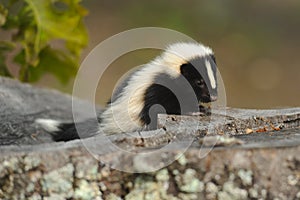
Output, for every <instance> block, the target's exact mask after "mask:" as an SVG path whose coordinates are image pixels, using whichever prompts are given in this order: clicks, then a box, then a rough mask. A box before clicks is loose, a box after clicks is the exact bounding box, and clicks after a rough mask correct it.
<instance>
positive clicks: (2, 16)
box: [0, 4, 8, 26]
mask: <svg viewBox="0 0 300 200" xmlns="http://www.w3.org/2000/svg"><path fill="white" fill-rule="evenodd" d="M7 14H8V10H7V9H6V8H4V6H3V5H2V4H0V26H2V25H4V24H5V22H6V17H7Z"/></svg>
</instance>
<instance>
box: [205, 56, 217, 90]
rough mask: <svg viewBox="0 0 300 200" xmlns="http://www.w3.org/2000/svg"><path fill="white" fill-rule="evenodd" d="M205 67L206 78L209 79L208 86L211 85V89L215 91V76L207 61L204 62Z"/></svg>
mask: <svg viewBox="0 0 300 200" xmlns="http://www.w3.org/2000/svg"><path fill="white" fill-rule="evenodd" d="M205 66H206V70H207V75H208V78H209V81H210V85H211V87H212V89H215V88H216V87H217V84H216V79H215V76H214V72H213V70H212V68H211V64H210V62H209V61H208V60H205Z"/></svg>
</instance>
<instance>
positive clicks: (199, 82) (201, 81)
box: [195, 79, 204, 87]
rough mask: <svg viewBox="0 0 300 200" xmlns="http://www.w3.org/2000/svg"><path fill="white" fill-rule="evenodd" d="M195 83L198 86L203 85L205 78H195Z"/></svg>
mask: <svg viewBox="0 0 300 200" xmlns="http://www.w3.org/2000/svg"><path fill="white" fill-rule="evenodd" d="M195 84H196V85H197V86H198V87H203V86H204V80H203V79H201V80H195Z"/></svg>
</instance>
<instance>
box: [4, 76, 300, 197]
mask: <svg viewBox="0 0 300 200" xmlns="http://www.w3.org/2000/svg"><path fill="white" fill-rule="evenodd" d="M76 101H79V102H82V104H83V106H82V110H78V111H76V112H84V110H85V109H84V106H90V105H89V104H88V103H86V102H84V101H80V100H76ZM45 105H46V106H45ZM0 111H1V114H0V118H1V122H0V124H1V125H0V141H1V144H3V145H2V146H0V152H1V154H0V199H42V198H44V199H118V197H122V198H125V199H145V198H150V199H203V198H205V199H249V198H250V199H274V198H275V197H276V198H278V199H297V198H300V192H299V191H300V128H299V126H300V125H299V123H300V116H299V115H300V108H288V109H277V110H245V109H230V108H227V109H226V110H222V109H215V110H213V113H212V115H211V116H209V117H205V116H167V115H160V116H159V122H158V124H159V126H160V129H158V130H155V131H145V132H140V133H131V134H120V135H112V136H103V135H98V136H96V137H93V138H87V139H83V140H75V141H71V142H67V143H64V142H60V143H54V142H52V141H51V139H50V137H49V135H47V134H46V133H45V132H43V130H41V129H40V128H39V127H37V126H36V125H34V124H33V122H34V120H35V119H36V118H49V117H50V118H59V119H65V120H71V118H72V113H71V97H69V96H67V95H63V94H60V93H58V92H55V91H48V90H44V89H38V88H34V87H31V86H29V85H26V84H24V85H23V84H20V83H18V82H17V81H13V80H9V79H0ZM225 111H226V113H225ZM246 133H248V134H246ZM228 135H229V136H232V137H230V138H229V137H228ZM205 136H206V137H205ZM112 144H114V145H112ZM128 152H129V153H128ZM147 153H149V154H147ZM175 159H177V160H175ZM111 166H112V167H114V168H117V169H122V170H124V171H129V172H132V171H133V172H144V173H140V174H136V173H126V172H122V171H119V170H115V169H112V168H110V167H111ZM160 168H161V169H160ZM157 169H160V170H157ZM153 170H154V172H149V173H146V172H145V171H153ZM155 170H157V171H155Z"/></svg>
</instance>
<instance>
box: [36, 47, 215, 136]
mask: <svg viewBox="0 0 300 200" xmlns="http://www.w3.org/2000/svg"><path fill="white" fill-rule="evenodd" d="M216 73H217V66H216V59H215V56H214V53H213V51H212V50H211V49H210V48H209V47H206V46H204V45H202V44H199V43H175V44H172V45H170V46H168V47H167V48H166V49H165V51H164V52H163V53H162V54H161V55H160V56H158V57H156V58H155V59H154V60H152V61H150V62H149V63H147V64H145V65H143V66H142V67H140V68H139V69H138V70H136V71H134V72H133V73H131V74H130V75H129V76H128V77H127V78H126V79H125V80H124V81H123V82H122V83H121V84H119V86H118V87H117V89H116V90H115V91H114V92H113V95H112V97H111V99H110V100H109V102H108V103H107V106H106V108H105V110H104V111H103V112H102V113H101V114H100V115H99V116H98V119H97V123H91V122H93V120H87V121H83V122H80V123H77V124H76V127H75V123H63V122H60V121H57V120H53V119H37V120H36V123H38V124H39V125H41V126H42V127H43V128H44V129H45V130H46V131H48V132H49V133H51V135H52V137H53V139H54V140H55V141H69V140H73V139H79V138H80V137H81V138H85V137H90V136H92V135H94V134H98V133H104V134H116V133H124V132H127V133H129V132H135V131H142V130H150V129H155V128H156V121H157V114H159V113H167V114H176V115H180V114H187V113H190V112H199V108H200V106H199V105H200V103H208V102H212V101H216V100H217V78H216ZM94 121H95V120H94ZM95 124H96V127H95ZM78 133H80V134H78ZM79 135H80V137H79Z"/></svg>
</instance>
